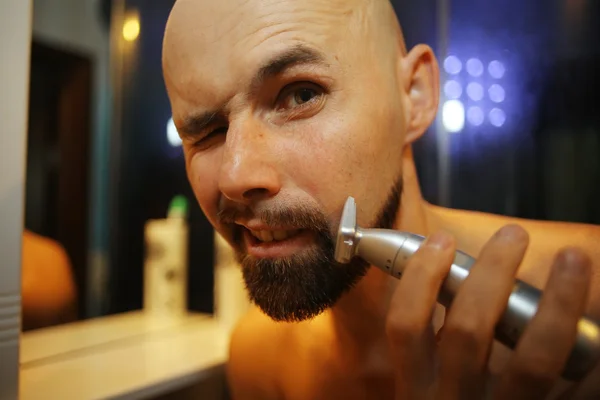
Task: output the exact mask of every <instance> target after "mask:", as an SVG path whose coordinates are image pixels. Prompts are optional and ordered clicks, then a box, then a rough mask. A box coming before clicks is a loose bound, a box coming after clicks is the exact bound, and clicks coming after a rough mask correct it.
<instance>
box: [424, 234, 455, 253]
mask: <svg viewBox="0 0 600 400" xmlns="http://www.w3.org/2000/svg"><path fill="white" fill-rule="evenodd" d="M451 243H452V237H451V236H450V235H448V234H447V233H445V232H441V231H440V232H435V233H434V234H433V235H431V236H429V238H427V240H426V242H425V244H426V245H427V246H429V247H433V248H436V249H438V250H444V249H446V248H448V247H449V246H450V244H451Z"/></svg>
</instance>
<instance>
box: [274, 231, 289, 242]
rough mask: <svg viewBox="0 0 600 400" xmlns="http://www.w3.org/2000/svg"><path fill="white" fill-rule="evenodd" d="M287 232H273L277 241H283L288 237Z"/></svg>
mask: <svg viewBox="0 0 600 400" xmlns="http://www.w3.org/2000/svg"><path fill="white" fill-rule="evenodd" d="M287 236H288V235H287V232H286V231H273V238H274V239H275V240H283V239H285V238H286V237H287Z"/></svg>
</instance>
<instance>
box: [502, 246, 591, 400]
mask: <svg viewBox="0 0 600 400" xmlns="http://www.w3.org/2000/svg"><path fill="white" fill-rule="evenodd" d="M590 264H591V263H590V260H589V258H588V257H587V256H586V255H585V254H584V253H582V252H580V251H579V250H576V249H567V250H563V251H561V252H560V253H559V254H558V256H557V257H556V259H555V261H554V265H553V266H552V270H551V272H550V276H549V278H548V282H547V284H546V288H545V290H544V293H543V294H542V298H541V300H540V304H539V306H538V311H537V313H536V315H535V316H534V318H533V319H532V320H531V322H530V324H529V326H528V327H527V328H526V329H525V331H524V332H523V335H522V336H521V339H520V340H519V343H518V344H517V346H516V348H515V353H514V355H513V357H512V359H511V361H510V362H509V365H508V368H507V372H506V374H505V375H504V376H503V377H502V381H501V383H500V384H499V385H498V392H497V393H498V396H499V397H498V398H505V397H506V396H508V395H510V398H511V399H537V398H544V397H545V396H546V395H547V394H548V393H549V391H550V390H551V389H552V386H553V385H554V382H555V380H556V379H557V378H559V377H560V374H561V372H562V369H563V367H564V365H565V363H566V361H567V358H568V356H569V354H570V351H571V349H572V348H573V345H574V344H575V338H576V333H577V323H578V321H579V319H580V318H581V316H582V315H583V313H584V310H585V306H586V302H587V296H588V287H589V281H590V277H591V267H590Z"/></svg>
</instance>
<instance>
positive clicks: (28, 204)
mask: <svg viewBox="0 0 600 400" xmlns="http://www.w3.org/2000/svg"><path fill="white" fill-rule="evenodd" d="M66 3H68V4H66ZM173 3H174V1H165V2H158V3H157V4H149V3H148V2H142V1H130V0H126V1H111V0H87V1H73V0H71V1H67V2H65V1H58V0H44V1H41V0H40V1H37V0H36V1H34V4H33V38H32V43H31V73H30V93H29V119H28V126H29V128H28V138H27V139H28V140H27V167H26V193H25V198H26V200H25V221H24V222H25V223H24V232H23V243H24V244H23V261H22V274H23V279H22V290H23V310H22V311H23V313H22V316H23V319H22V322H23V324H22V328H23V330H24V331H29V330H32V329H39V328H43V327H49V326H54V325H58V324H63V323H67V322H72V321H78V320H85V319H89V318H96V317H101V316H106V315H112V314H119V313H124V312H128V311H134V310H140V309H142V308H143V306H144V285H145V283H144V276H145V275H148V274H145V272H144V271H145V268H148V266H147V264H148V259H147V258H151V257H152V254H149V253H152V252H151V250H150V247H151V246H150V245H149V243H148V240H149V235H150V233H149V227H148V226H149V225H150V221H152V220H159V221H164V220H165V218H166V217H167V212H168V209H169V206H170V204H171V203H172V201H173V199H174V198H178V199H180V200H181V198H182V197H181V196H183V198H184V199H185V202H187V207H186V208H187V211H186V221H187V230H186V231H185V232H186V235H184V240H185V241H187V242H188V243H189V244H190V245H189V246H187V249H189V251H188V250H187V249H186V250H185V251H184V253H185V254H183V257H184V258H186V259H187V260H185V261H187V262H188V264H189V265H195V266H196V267H195V268H193V269H190V270H189V271H187V270H186V271H184V272H185V274H184V275H186V276H183V277H182V279H184V281H183V285H184V286H185V287H184V288H183V289H184V292H182V293H184V294H183V295H184V296H185V299H184V300H183V302H184V303H185V304H183V306H182V307H184V308H186V309H189V310H191V311H198V312H204V313H212V312H213V310H214V304H213V286H214V277H213V258H214V256H213V253H214V251H213V247H214V239H213V230H212V228H211V227H210V224H208V222H207V221H206V220H205V218H204V216H203V215H202V213H201V212H200V210H199V208H198V207H197V206H196V204H195V202H194V200H193V195H192V192H191V189H190V188H189V185H188V183H187V180H186V176H185V170H184V164H183V157H182V152H181V147H180V143H179V142H178V141H177V138H178V136H177V132H176V131H174V126H173V124H172V121H170V117H171V115H170V105H169V102H168V98H167V96H166V93H165V90H164V84H163V78H162V69H161V63H160V57H161V43H162V36H163V30H164V26H165V23H166V20H167V17H168V13H169V11H170V9H171V7H172V5H173ZM178 196H179V197H178ZM163 244H164V243H163ZM155 247H156V246H155ZM167 273H168V274H170V275H169V276H175V275H174V273H173V271H168V272H167ZM167 273H165V274H167ZM161 279H162V277H161Z"/></svg>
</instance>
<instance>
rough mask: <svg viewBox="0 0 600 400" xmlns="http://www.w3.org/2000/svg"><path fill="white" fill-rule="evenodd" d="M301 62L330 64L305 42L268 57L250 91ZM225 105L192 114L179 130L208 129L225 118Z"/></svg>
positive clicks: (187, 131) (189, 134) (190, 134)
mask: <svg viewBox="0 0 600 400" xmlns="http://www.w3.org/2000/svg"><path fill="white" fill-rule="evenodd" d="M300 64H320V65H323V66H329V64H328V63H327V62H326V58H325V55H324V54H323V53H321V52H320V51H317V50H315V49H313V48H311V47H308V46H306V45H303V44H299V45H297V46H294V47H291V48H288V49H286V50H284V51H283V52H280V53H277V54H275V55H274V56H273V57H271V58H270V59H268V60H267V61H266V62H265V63H264V64H263V65H262V66H261V67H260V68H259V69H258V71H257V72H256V74H255V75H254V77H253V78H252V81H251V83H250V93H254V92H256V91H257V90H258V88H260V87H261V86H262V85H263V84H264V82H265V81H267V80H268V79H271V78H273V77H275V76H277V75H280V74H281V73H283V72H284V71H285V70H287V69H289V68H292V67H294V66H297V65H300ZM224 108H225V107H220V108H218V109H216V110H211V111H205V112H200V113H197V114H192V115H190V116H188V117H186V118H184V119H183V121H182V124H181V127H180V128H179V131H180V133H181V134H182V135H187V136H192V135H195V134H198V133H200V132H202V131H204V130H206V129H207V128H208V127H209V126H210V125H212V124H214V123H216V122H219V121H220V120H221V119H223V118H224V117H223V115H224V112H223V110H224Z"/></svg>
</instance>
